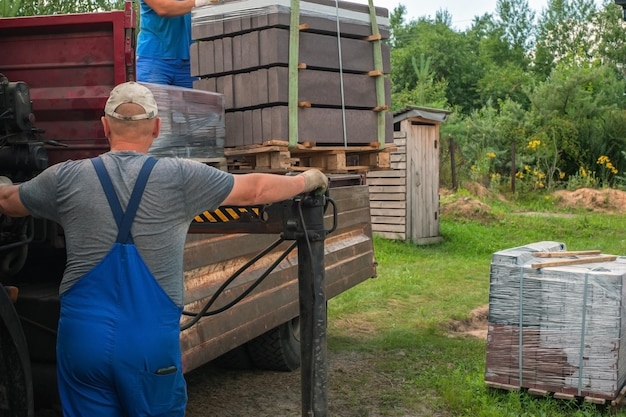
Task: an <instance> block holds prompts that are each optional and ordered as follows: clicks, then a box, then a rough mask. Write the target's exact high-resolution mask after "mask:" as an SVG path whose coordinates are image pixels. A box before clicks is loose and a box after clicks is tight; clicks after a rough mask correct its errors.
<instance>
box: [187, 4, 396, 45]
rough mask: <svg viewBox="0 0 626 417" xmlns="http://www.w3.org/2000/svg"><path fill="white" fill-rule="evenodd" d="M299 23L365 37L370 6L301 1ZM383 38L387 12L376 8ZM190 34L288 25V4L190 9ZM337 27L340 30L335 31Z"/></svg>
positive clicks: (196, 37) (208, 35) (201, 36)
mask: <svg viewBox="0 0 626 417" xmlns="http://www.w3.org/2000/svg"><path fill="white" fill-rule="evenodd" d="M299 8H300V17H299V20H300V25H301V27H302V28H303V30H307V31H312V32H318V33H325V34H335V35H336V34H337V33H340V34H341V36H346V37H367V36H370V35H371V34H372V28H371V23H370V15H369V8H368V7H367V6H366V5H363V4H358V3H351V2H346V1H340V2H337V3H335V2H329V1H328V0H313V1H306V2H300V5H299ZM375 14H376V21H377V24H378V30H379V32H380V35H381V37H382V39H387V38H389V35H390V30H389V19H388V16H389V12H388V10H387V9H385V8H381V7H376V8H375ZM191 20H192V24H191V35H192V38H193V39H194V40H202V39H212V38H219V37H223V36H227V35H234V34H240V33H246V32H248V31H251V30H259V29H263V28H267V27H289V26H290V25H291V4H290V2H289V1H288V0H271V1H262V0H261V1H259V0H254V1H252V0H251V1H238V2H236V4H229V3H223V4H221V5H211V6H210V7H202V8H196V9H194V10H193V11H192V18H191ZM338 28H339V32H338Z"/></svg>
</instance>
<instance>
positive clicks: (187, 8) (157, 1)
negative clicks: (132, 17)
mask: <svg viewBox="0 0 626 417" xmlns="http://www.w3.org/2000/svg"><path fill="white" fill-rule="evenodd" d="M145 2H146V4H147V5H148V6H150V8H151V9H152V10H154V11H155V12H156V14H158V15H159V16H167V17H172V16H182V15H184V14H187V13H190V12H191V9H193V8H194V7H199V6H205V5H207V4H213V3H217V2H214V1H210V0H145Z"/></svg>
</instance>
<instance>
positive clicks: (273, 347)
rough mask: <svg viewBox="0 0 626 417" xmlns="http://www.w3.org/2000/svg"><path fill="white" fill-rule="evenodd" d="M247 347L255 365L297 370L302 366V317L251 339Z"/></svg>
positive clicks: (282, 369) (270, 368) (276, 369)
mask: <svg viewBox="0 0 626 417" xmlns="http://www.w3.org/2000/svg"><path fill="white" fill-rule="evenodd" d="M247 347H248V352H249V353H250V357H251V358H252V363H254V366H255V367H257V368H259V369H266V370H270V371H284V372H288V371H295V370H296V369H298V368H299V367H300V317H296V318H294V319H292V320H290V321H288V322H287V323H283V324H281V325H280V326H278V327H275V328H274V329H272V330H270V331H268V332H267V333H265V334H262V335H261V336H259V337H257V338H256V339H253V340H251V341H250V342H248V343H247Z"/></svg>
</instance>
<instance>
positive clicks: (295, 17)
mask: <svg viewBox="0 0 626 417" xmlns="http://www.w3.org/2000/svg"><path fill="white" fill-rule="evenodd" d="M299 48H300V0H291V20H290V23H289V102H288V106H289V148H290V149H293V148H295V147H297V146H298V54H299Z"/></svg>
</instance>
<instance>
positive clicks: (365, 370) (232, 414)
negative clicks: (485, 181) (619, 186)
mask: <svg viewBox="0 0 626 417" xmlns="http://www.w3.org/2000/svg"><path fill="white" fill-rule="evenodd" d="M468 188H469V191H470V193H471V195H472V196H476V197H477V198H472V197H459V198H457V199H453V200H452V201H449V199H447V198H446V199H445V200H446V203H445V204H443V203H442V207H441V214H442V216H454V217H459V218H466V219H475V220H481V221H487V222H488V221H492V220H495V219H497V216H496V215H495V214H493V213H492V212H491V210H490V207H489V206H488V205H487V204H485V203H483V202H481V201H479V198H482V197H485V196H487V195H488V194H489V193H490V191H489V190H487V189H486V188H485V187H482V186H481V185H479V184H472V185H471V186H470V187H468ZM446 193H448V195H449V194H450V193H449V192H447V191H446V190H442V197H443V196H444V195H446ZM491 197H494V196H491ZM498 198H499V197H498ZM553 198H554V201H555V202H556V203H557V204H559V205H562V206H568V207H577V208H584V209H587V210H590V211H600V212H626V193H625V192H621V191H617V190H593V189H580V190H576V191H557V192H555V193H554V195H553ZM488 307H489V306H488V305H484V306H480V307H478V308H477V309H475V310H474V311H472V312H471V317H470V318H469V319H467V320H463V321H457V322H451V323H447V324H444V325H443V326H444V327H445V328H446V329H448V331H449V334H450V336H451V337H455V336H468V335H469V336H472V337H478V338H481V339H486V337H487V316H488V310H489V308H488ZM339 325H341V323H339ZM345 326H346V332H352V331H354V328H351V327H349V326H350V323H345ZM328 360H329V370H328V389H327V392H328V404H329V406H328V407H329V409H328V411H329V415H331V416H334V417H378V416H380V415H381V414H379V412H378V411H377V410H379V409H380V407H379V404H380V403H381V401H384V399H382V398H379V397H378V396H376V395H371V393H372V392H377V391H380V390H378V389H376V387H379V386H382V385H385V386H390V385H393V384H394V383H396V381H394V380H393V376H391V377H390V376H389V375H380V374H377V373H376V372H374V371H373V367H372V366H370V361H371V360H372V358H371V357H368V356H367V355H366V354H356V353H351V354H345V353H342V354H336V353H332V352H329V354H328ZM187 381H188V391H189V406H188V409H187V416H188V417H206V416H219V417H242V416H255V417H298V416H301V415H302V411H301V392H300V390H301V388H300V387H301V384H300V372H299V371H296V372H289V373H283V372H268V371H255V370H251V371H233V370H224V369H220V368H217V367H214V366H213V365H210V364H209V365H207V366H205V367H202V368H199V369H197V370H195V371H193V372H192V373H190V374H189V375H188V376H187ZM355 381H358V383H355ZM355 398H357V399H358V402H356V403H355V402H354V401H355ZM393 415H394V416H399V417H426V416H428V417H433V416H432V413H431V412H430V411H425V412H424V413H422V414H419V413H418V414H415V412H413V411H411V412H409V411H408V410H401V409H398V410H395V412H394V414H393ZM434 417H436V416H434Z"/></svg>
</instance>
